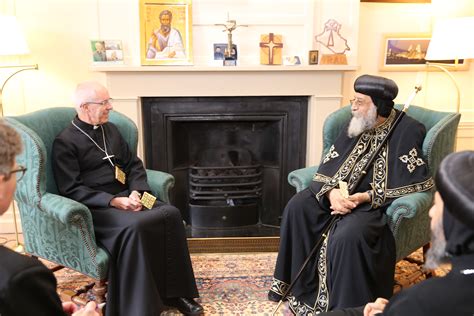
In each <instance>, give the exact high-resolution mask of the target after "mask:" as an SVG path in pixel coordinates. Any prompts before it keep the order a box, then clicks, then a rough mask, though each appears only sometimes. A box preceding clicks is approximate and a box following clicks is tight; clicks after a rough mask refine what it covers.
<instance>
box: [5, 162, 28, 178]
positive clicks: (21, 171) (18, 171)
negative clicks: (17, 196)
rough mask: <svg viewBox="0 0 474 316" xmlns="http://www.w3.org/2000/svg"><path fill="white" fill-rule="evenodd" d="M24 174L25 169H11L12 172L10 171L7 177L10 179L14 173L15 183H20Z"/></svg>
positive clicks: (20, 167) (21, 167)
mask: <svg viewBox="0 0 474 316" xmlns="http://www.w3.org/2000/svg"><path fill="white" fill-rule="evenodd" d="M25 172H26V167H23V166H18V168H16V169H13V170H12V171H10V173H9V176H8V177H11V176H12V174H14V173H16V181H20V180H21V179H23V176H24V175H25Z"/></svg>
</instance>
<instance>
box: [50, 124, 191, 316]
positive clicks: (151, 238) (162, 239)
mask: <svg viewBox="0 0 474 316" xmlns="http://www.w3.org/2000/svg"><path fill="white" fill-rule="evenodd" d="M73 123H74V124H75V125H76V126H77V127H79V128H80V129H82V130H83V131H84V132H85V133H87V134H88V135H89V136H90V137H91V138H92V139H93V140H94V141H95V142H96V143H97V145H99V146H100V147H101V148H102V149H104V141H103V137H102V128H103V131H104V135H105V139H106V145H107V153H108V154H109V155H114V157H112V158H111V160H112V162H113V163H114V164H115V165H118V166H119V167H120V168H121V169H122V170H123V171H124V172H125V173H126V175H127V180H126V184H121V183H120V182H118V181H117V180H116V179H115V171H114V168H113V167H112V165H111V163H110V161H109V160H108V159H103V158H104V157H105V156H106V155H105V153H104V152H102V151H101V150H100V149H99V148H98V147H97V146H96V145H95V144H94V143H93V142H92V140H90V139H89V138H88V137H87V136H85V135H84V134H83V133H82V132H81V131H80V130H79V129H78V128H77V127H76V126H74V124H71V125H70V126H69V127H67V128H66V129H65V130H64V131H62V132H61V133H60V134H59V135H58V136H57V137H56V139H55V141H54V144H53V171H54V175H55V179H56V184H57V186H58V189H59V192H60V193H61V194H62V195H64V196H67V197H69V198H71V199H73V200H76V201H79V202H81V203H84V204H85V205H87V206H88V207H89V208H90V210H91V213H92V218H93V222H94V230H95V234H96V239H97V241H98V243H99V244H100V245H101V246H103V247H104V248H105V249H107V251H108V252H109V253H110V255H111V265H110V267H109V279H108V281H109V285H108V291H107V308H106V311H107V315H114V316H115V315H124V316H129V315H150V316H152V315H159V314H160V312H161V311H162V310H163V309H164V303H163V300H165V299H166V298H171V297H188V298H194V297H197V296H198V291H197V288H196V283H195V279H194V273H193V269H192V265H191V260H190V257H189V251H188V247H187V243H186V236H185V231H184V225H183V222H182V218H181V214H180V212H179V210H178V209H177V208H175V207H174V206H171V205H167V204H165V203H163V202H157V203H156V204H155V207H154V208H153V209H151V210H147V209H143V210H142V211H140V212H132V211H123V210H119V209H116V208H112V207H110V206H109V203H110V200H111V199H112V198H114V197H117V196H128V195H129V194H130V192H131V191H133V190H137V191H139V192H144V191H149V190H150V188H149V186H148V183H147V178H146V172H145V169H144V167H143V164H142V162H141V160H140V159H139V158H138V157H137V156H136V155H134V154H132V152H131V151H130V148H129V146H128V144H127V143H126V142H125V140H124V139H123V138H122V136H121V135H120V132H119V131H118V129H117V127H116V126H115V125H113V124H112V123H105V124H103V125H102V128H101V127H100V126H99V127H98V128H96V129H94V127H93V126H92V125H89V124H87V123H84V122H82V121H81V120H79V118H78V117H76V118H75V119H74V121H73Z"/></svg>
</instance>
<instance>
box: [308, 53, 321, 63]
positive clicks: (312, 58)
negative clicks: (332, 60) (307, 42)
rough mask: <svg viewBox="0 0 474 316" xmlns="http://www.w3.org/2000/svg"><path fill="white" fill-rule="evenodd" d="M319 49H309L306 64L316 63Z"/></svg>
mask: <svg viewBox="0 0 474 316" xmlns="http://www.w3.org/2000/svg"><path fill="white" fill-rule="evenodd" d="M318 55H319V51H317V50H310V51H309V56H308V64H310V65H317V64H318V57H319V56H318Z"/></svg>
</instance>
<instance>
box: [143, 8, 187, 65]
mask: <svg viewBox="0 0 474 316" xmlns="http://www.w3.org/2000/svg"><path fill="white" fill-rule="evenodd" d="M191 2H192V1H191V0H140V60H141V63H142V65H192V45H191V42H192V6H191Z"/></svg>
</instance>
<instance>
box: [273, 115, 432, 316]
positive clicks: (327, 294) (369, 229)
mask: <svg viewBox="0 0 474 316" xmlns="http://www.w3.org/2000/svg"><path fill="white" fill-rule="evenodd" d="M399 113H400V112H398V111H395V110H393V111H392V113H391V114H390V116H389V117H388V118H387V119H386V121H385V122H384V123H383V124H381V125H380V126H379V127H377V128H375V129H371V130H368V131H366V132H364V133H362V134H361V135H360V136H358V137H354V138H349V137H348V136H347V127H348V124H349V122H348V123H347V124H346V125H345V128H344V129H343V130H342V131H341V133H340V135H339V136H338V137H337V139H336V141H335V143H334V144H333V145H332V146H331V148H330V150H329V152H328V153H327V154H326V156H325V157H324V158H323V160H322V162H321V165H320V166H319V169H318V171H317V173H316V174H315V175H314V177H313V182H312V183H311V185H310V187H309V188H308V189H306V190H303V191H301V192H299V193H298V194H296V195H295V196H294V197H293V198H292V199H291V200H290V201H289V202H288V204H287V206H286V208H285V211H284V213H283V218H282V225H281V229H280V235H281V238H280V250H279V253H278V259H277V263H276V268H275V274H274V281H273V283H272V287H271V291H273V292H275V293H276V294H278V295H282V294H283V293H284V291H285V290H286V288H287V287H288V285H289V284H290V283H291V280H292V278H294V277H295V275H296V274H297V272H298V271H299V269H300V267H301V266H302V264H303V262H304V260H305V259H306V257H307V256H308V254H309V253H310V251H311V249H312V247H313V245H314V244H316V242H317V241H318V239H319V238H320V237H321V233H322V231H323V229H324V227H326V225H327V224H328V223H329V221H330V220H331V218H332V215H330V212H331V210H330V209H329V206H330V204H329V199H328V198H327V197H326V195H325V194H326V193H327V192H329V191H330V190H331V189H333V188H337V187H338V182H339V180H343V181H346V182H347V183H348V186H349V191H350V192H365V191H367V190H369V189H373V190H374V197H373V200H372V203H371V204H369V203H365V204H361V205H359V206H358V207H357V208H355V209H353V210H352V212H351V213H349V214H347V215H344V216H343V217H342V218H341V219H340V220H339V221H338V222H337V223H336V224H335V226H334V228H333V229H332V230H331V232H330V234H329V238H328V240H327V242H326V243H323V244H322V246H321V251H318V254H317V255H316V258H312V260H311V261H310V263H309V265H308V266H307V268H306V269H305V270H304V272H303V274H302V275H301V277H300V278H299V280H298V281H297V283H296V284H295V286H294V287H293V289H292V290H291V293H290V295H289V296H288V301H289V306H290V308H291V309H292V310H293V312H295V314H300V315H306V314H310V313H314V312H317V311H326V310H332V309H334V308H344V307H354V306H361V305H363V304H365V303H367V302H369V301H373V300H375V299H376V298H377V297H387V298H388V297H390V296H391V295H392V290H393V279H394V269H395V256H396V251H395V241H394V238H393V234H392V232H391V231H390V228H389V227H388V225H387V219H386V215H385V210H386V209H387V207H388V206H389V205H390V203H391V202H392V201H393V200H394V199H395V198H397V197H400V196H404V195H406V194H409V193H413V192H421V191H426V190H429V189H431V187H432V186H433V180H432V179H431V178H430V177H429V175H428V168H427V164H426V161H425V160H424V158H423V156H422V144H423V140H424V137H425V134H426V131H425V128H424V126H423V125H422V124H421V123H419V122H418V121H416V120H414V119H412V118H411V117H409V116H406V115H405V117H403V119H402V120H401V121H400V123H399V125H398V126H397V128H396V129H395V130H394V132H393V134H392V135H391V138H390V140H389V142H388V144H385V145H384V146H383V148H382V150H381V151H380V153H379V154H378V155H377V157H376V159H375V160H374V161H373V163H372V165H371V166H369V167H368V168H366V164H367V163H368V160H369V158H370V156H371V155H372V153H373V152H374V150H375V148H377V146H378V144H380V142H381V141H382V139H383V138H384V136H385V135H386V134H387V133H388V131H389V130H390V127H391V126H392V124H393V122H394V121H395V118H396V116H397V115H399ZM365 169H367V170H366V171H367V174H366V175H364V173H363V172H362V171H363V170H365ZM359 177H363V178H362V180H361V182H360V183H359V185H358V186H357V188H356V189H355V191H353V187H354V185H355V183H356V181H357V179H358V178H359Z"/></svg>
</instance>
